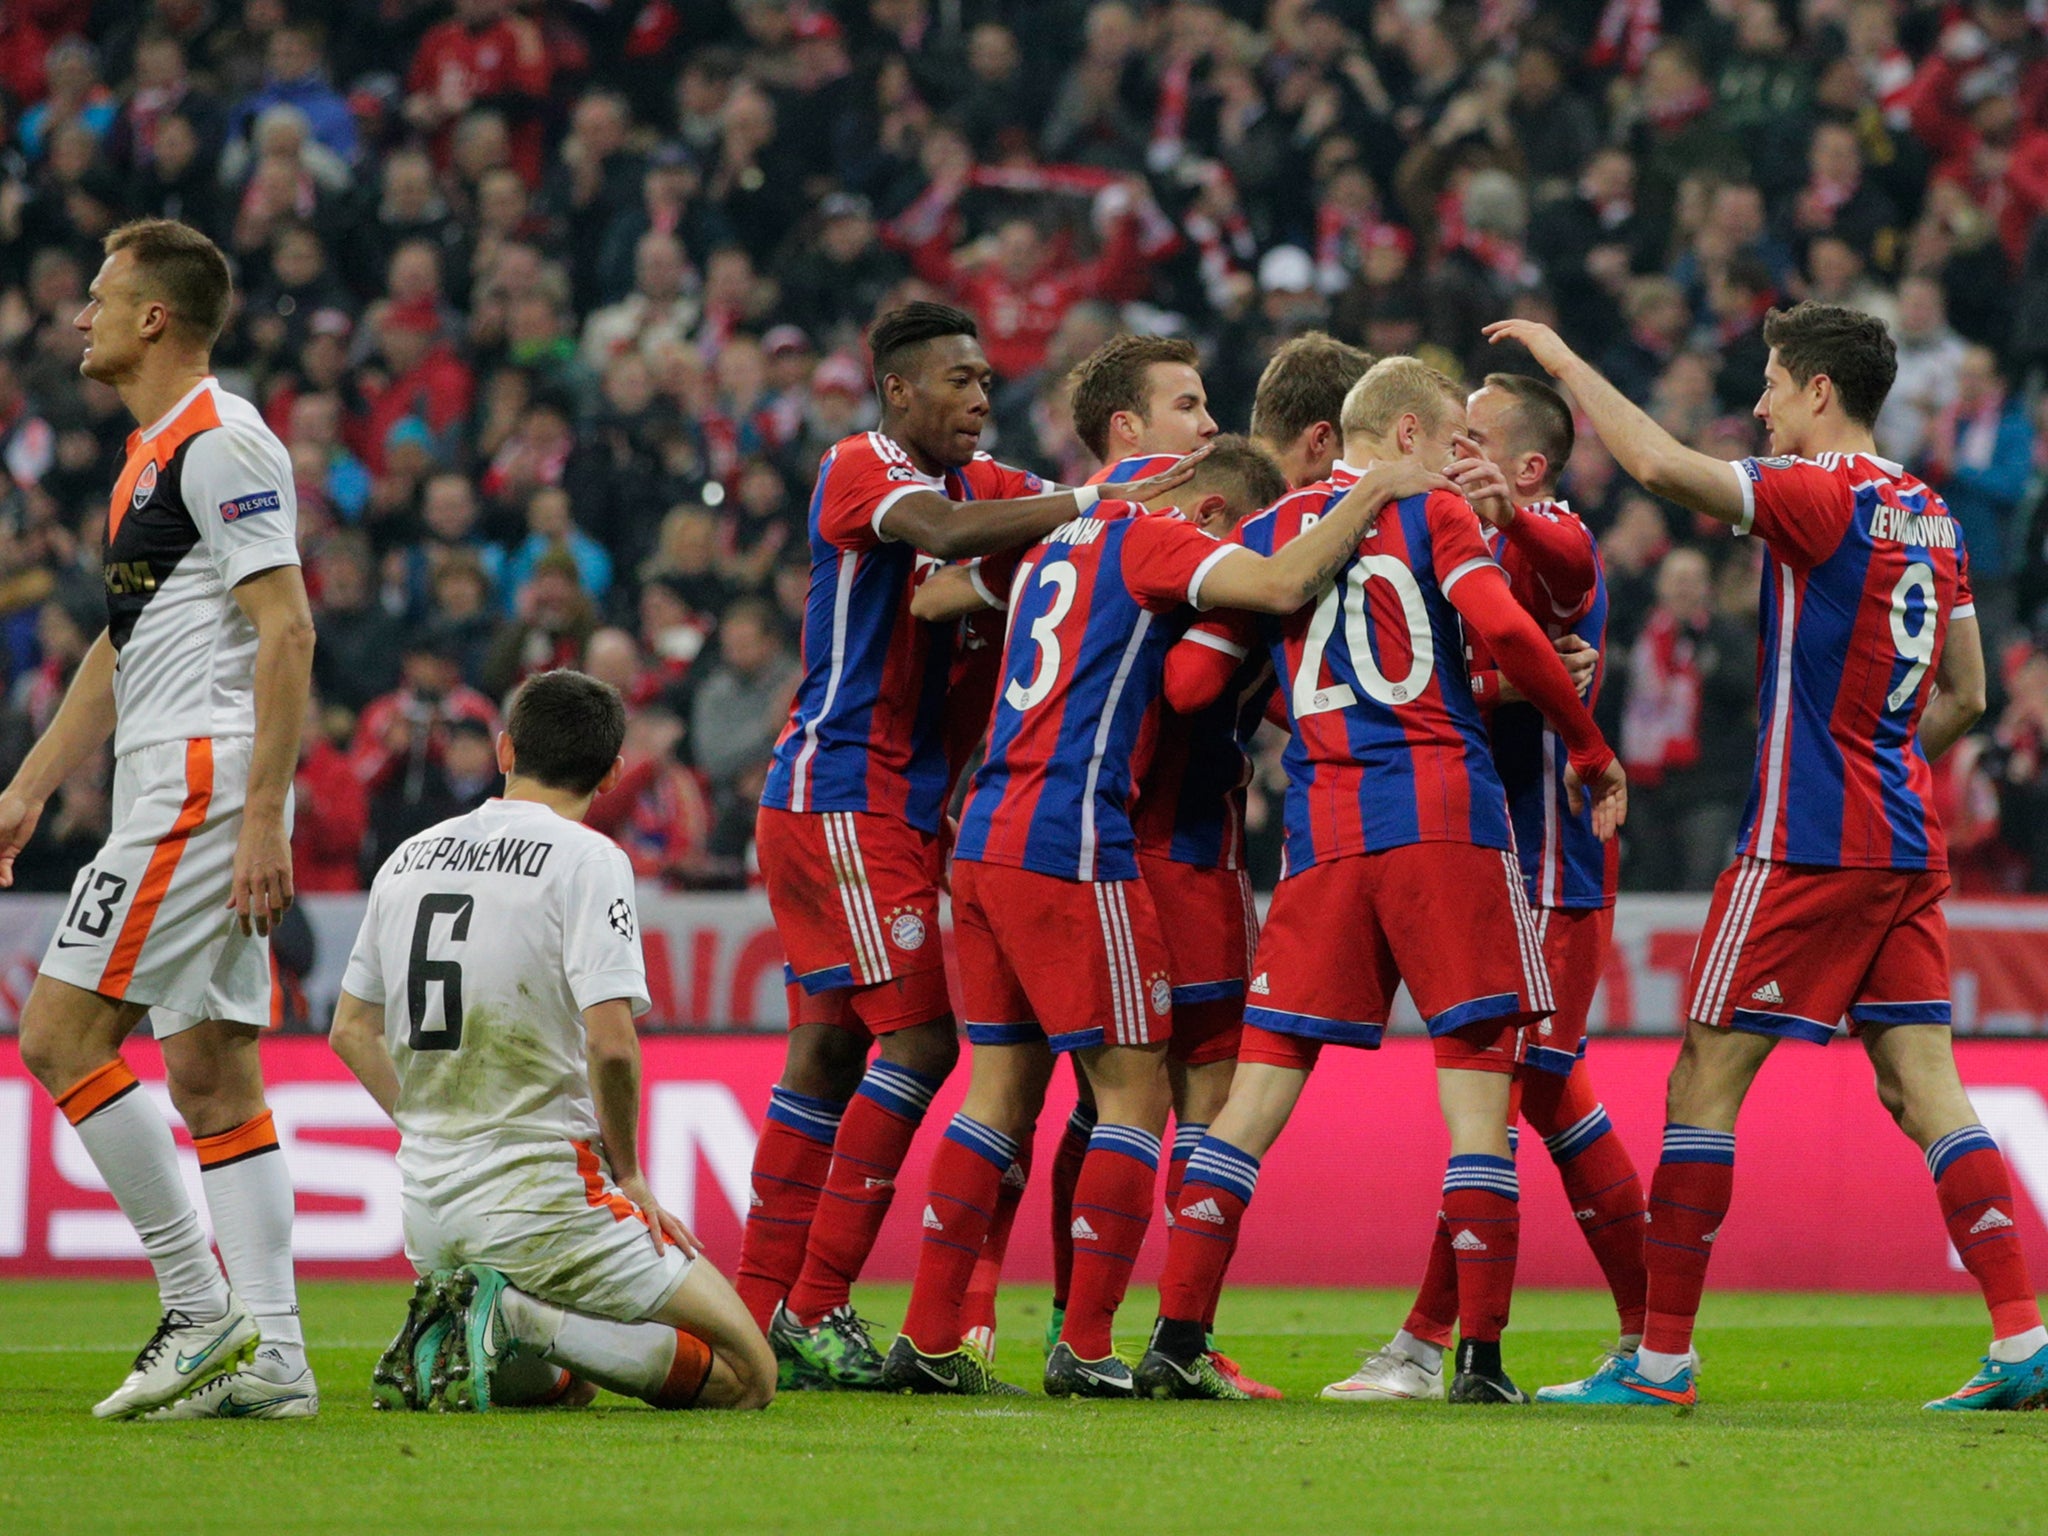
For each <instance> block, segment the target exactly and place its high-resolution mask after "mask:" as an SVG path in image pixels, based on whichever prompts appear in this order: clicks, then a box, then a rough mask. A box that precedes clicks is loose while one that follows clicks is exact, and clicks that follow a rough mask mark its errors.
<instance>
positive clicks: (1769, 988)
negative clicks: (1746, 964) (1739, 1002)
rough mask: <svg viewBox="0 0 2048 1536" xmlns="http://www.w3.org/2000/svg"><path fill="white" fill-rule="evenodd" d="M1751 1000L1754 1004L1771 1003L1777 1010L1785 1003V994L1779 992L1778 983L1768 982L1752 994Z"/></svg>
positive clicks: (1750, 995)
mask: <svg viewBox="0 0 2048 1536" xmlns="http://www.w3.org/2000/svg"><path fill="white" fill-rule="evenodd" d="M1749 999H1750V1001H1751V1002H1753V1003H1769V1004H1770V1005H1771V1006H1772V1007H1773V1008H1775V1007H1777V1006H1778V1005H1779V1004H1780V1003H1782V1002H1784V1001H1785V994H1784V993H1782V992H1780V991H1779V990H1778V984H1777V982H1775V981H1767V982H1765V983H1764V984H1763V985H1762V986H1760V987H1758V988H1757V989H1756V990H1755V991H1754V992H1752V993H1750V994H1749Z"/></svg>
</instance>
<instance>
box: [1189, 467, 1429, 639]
mask: <svg viewBox="0 0 2048 1536" xmlns="http://www.w3.org/2000/svg"><path fill="white" fill-rule="evenodd" d="M1426 491H1450V492H1453V493H1455V492H1456V491H1457V487H1456V486H1455V485H1453V484H1452V483H1451V482H1450V481H1449V480H1448V479H1446V478H1445V477H1444V476H1443V475H1442V474H1439V473H1438V472H1437V471H1435V470H1432V469H1429V468H1427V467H1426V466H1425V465H1424V464H1423V463H1422V461H1421V460H1420V459H1417V458H1402V459H1390V460H1388V461H1387V462H1385V463H1383V464H1376V465H1374V466H1373V467H1372V468H1371V469H1369V470H1367V471H1366V473H1365V474H1363V475H1361V476H1359V478H1358V481H1357V483H1356V484H1355V485H1353V486H1352V487H1351V489H1350V490H1348V491H1346V492H1345V493H1344V496H1343V498H1342V499H1341V500H1340V501H1338V503H1337V504H1336V505H1335V506H1334V507H1332V508H1331V509H1330V510H1329V511H1328V512H1327V513H1325V514H1324V515H1323V516H1322V518H1321V519H1319V520H1318V521H1317V523H1316V524H1315V526H1314V527H1312V528H1310V529H1308V530H1306V531H1305V532H1304V533H1302V535H1301V536H1300V537H1299V538H1296V539H1293V540H1291V541H1289V542H1288V544H1287V545H1286V546H1285V547H1284V548H1282V549H1280V550H1278V551H1277V552H1275V553H1274V554H1271V555H1260V554H1257V553H1256V552H1254V551H1252V550H1249V549H1243V548H1242V547H1241V546H1233V547H1237V548H1238V549H1239V553H1238V554H1237V555H1236V556H1235V557H1234V558H1232V559H1228V560H1221V561H1218V562H1217V563H1216V565H1215V566H1214V568H1212V569H1211V570H1210V571H1209V573H1208V575H1207V576H1206V577H1205V578H1204V579H1203V581H1202V587H1201V601H1200V605H1199V606H1201V607H1203V608H1239V609H1243V610H1246V611H1248V612H1251V613H1273V614H1287V613H1293V612H1294V611H1295V610H1296V609H1297V608H1300V607H1302V606H1303V605H1304V604H1307V603H1312V602H1314V601H1315V600H1316V599H1317V598H1319V597H1321V596H1322V595H1323V592H1324V590H1325V589H1326V588H1327V587H1328V586H1329V585H1330V583H1331V582H1332V581H1334V580H1336V578H1337V573H1338V572H1339V571H1341V570H1343V569H1344V566H1345V563H1346V562H1347V561H1349V560H1350V559H1351V557H1352V556H1353V555H1354V554H1356V553H1357V552H1358V541H1359V540H1360V539H1362V538H1364V537H1365V535H1366V531H1367V530H1368V529H1370V528H1371V527H1372V525H1373V523H1374V521H1375V520H1376V519H1377V518H1378V517H1379V515H1380V513H1381V512H1383V511H1385V510H1386V508H1388V507H1389V506H1391V505H1393V504H1394V503H1395V502H1397V501H1401V500H1403V499H1404V498H1406V497H1409V496H1419V495H1421V494H1423V493H1424V492H1426Z"/></svg>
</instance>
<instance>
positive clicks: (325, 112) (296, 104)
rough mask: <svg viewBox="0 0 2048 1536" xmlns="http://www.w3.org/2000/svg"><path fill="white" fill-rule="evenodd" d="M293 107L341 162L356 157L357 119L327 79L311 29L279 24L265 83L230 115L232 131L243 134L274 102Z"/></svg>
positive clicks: (266, 65) (268, 54) (266, 58)
mask: <svg viewBox="0 0 2048 1536" xmlns="http://www.w3.org/2000/svg"><path fill="white" fill-rule="evenodd" d="M276 106H288V107H293V108H296V109H297V110H298V111H299V112H300V113H302V114H304V117H305V120H306V124H307V126H308V127H309V128H310V130H311V132H312V135H313V138H314V139H315V140H317V141H318V142H319V143H320V144H323V145H325V146H326V147H327V148H328V149H330V150H332V151H333V152H334V153H335V154H337V155H339V156H340V157H341V159H342V161H343V162H344V163H345V164H346V163H353V162H354V160H355V158H356V120H355V114H354V113H352V112H350V111H349V106H348V102H347V101H346V100H345V99H343V97H342V95H341V93H340V92H339V91H337V90H335V88H334V87H333V86H332V85H330V84H328V82H327V72H326V70H325V68H324V67H323V66H322V64H321V62H320V53H319V49H318V46H317V44H316V43H315V41H314V37H313V33H312V31H311V30H310V29H308V28H306V27H304V26H298V25H286V26H282V27H279V28H278V29H277V30H276V31H275V32H273V33H271V34H270V41H269V43H268V45H267V47H266V50H265V53H264V71H263V86H262V88H261V89H260V90H258V91H257V92H256V93H255V94H254V95H252V96H250V97H249V98H248V99H247V100H246V101H244V102H242V103H241V104H240V105H239V106H237V107H236V108H235V110H234V112H233V113H232V114H231V115H230V117H229V120H228V136H229V137H230V138H231V139H232V138H241V137H244V136H246V135H247V134H248V133H249V132H250V128H251V125H252V124H253V122H254V121H255V120H256V119H257V118H259V117H261V116H262V115H263V113H264V112H266V111H268V110H269V109H270V108H272V107H276Z"/></svg>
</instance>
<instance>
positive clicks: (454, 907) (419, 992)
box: [405, 895, 476, 1051]
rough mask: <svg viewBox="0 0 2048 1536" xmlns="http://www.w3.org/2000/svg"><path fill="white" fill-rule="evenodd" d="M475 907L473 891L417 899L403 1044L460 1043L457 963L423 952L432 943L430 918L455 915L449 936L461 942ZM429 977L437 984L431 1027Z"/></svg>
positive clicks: (454, 1046) (430, 1047) (439, 1046)
mask: <svg viewBox="0 0 2048 1536" xmlns="http://www.w3.org/2000/svg"><path fill="white" fill-rule="evenodd" d="M475 911H476V898H475V897H474V896H449V895H433V896H422V897H421V898H420V911H419V916H418V917H416V918H415V919H414V920H413V925H412V954H411V955H410V956H409V957H408V959H407V962H406V967H405V1012H406V1018H407V1019H408V1020H409V1021H410V1023H409V1027H408V1029H407V1030H406V1036H405V1043H406V1044H407V1045H408V1046H410V1047H411V1048H412V1049H413V1050H415V1051H453V1050H459V1049H460V1048H461V1046H462V962H461V961H459V960H435V959H433V958H431V957H430V956H429V955H428V951H429V950H430V949H432V948H433V945H434V919H435V918H437V917H448V918H453V919H454V921H453V922H452V923H450V924H449V925H448V938H449V940H450V942H452V943H456V944H460V943H462V942H463V941H465V940H466V939H468V937H469V919H470V915H471V914H472V913H473V912H475ZM433 982H439V983H440V984H441V1022H440V1023H439V1024H438V1025H435V1026H434V1027H433V1028H431V1029H430V1028H428V1026H427V987H428V986H429V984H431V983H433Z"/></svg>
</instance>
